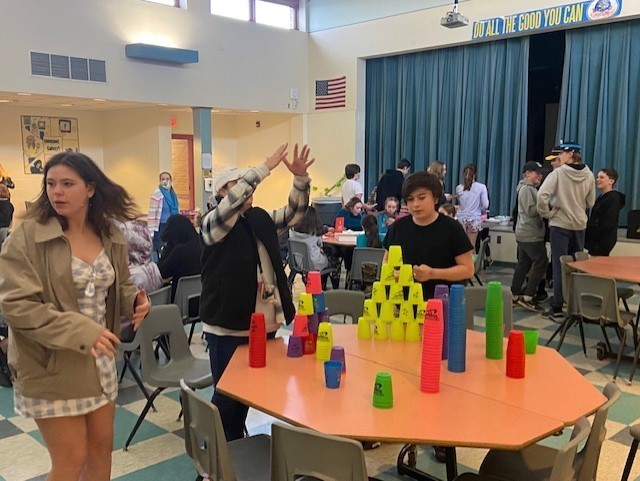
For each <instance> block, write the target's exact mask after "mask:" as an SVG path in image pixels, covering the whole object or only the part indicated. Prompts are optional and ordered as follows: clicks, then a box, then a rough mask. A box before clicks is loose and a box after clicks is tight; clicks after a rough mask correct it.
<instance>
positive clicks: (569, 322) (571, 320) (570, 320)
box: [556, 316, 576, 352]
mask: <svg viewBox="0 0 640 481" xmlns="http://www.w3.org/2000/svg"><path fill="white" fill-rule="evenodd" d="M574 322H576V318H575V317H573V316H572V317H569V318H567V320H566V321H565V322H564V323H563V324H565V327H564V329H563V330H562V333H561V334H560V340H559V341H558V346H557V347H556V351H558V352H560V348H561V347H562V344H563V343H564V338H565V336H566V335H567V331H568V330H569V328H570V327H571V326H573V323H574Z"/></svg>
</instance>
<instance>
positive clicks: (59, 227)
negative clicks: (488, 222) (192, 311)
mask: <svg viewBox="0 0 640 481" xmlns="http://www.w3.org/2000/svg"><path fill="white" fill-rule="evenodd" d="M134 215H135V205H134V203H133V200H132V199H131V197H130V196H129V194H127V192H126V191H125V190H124V189H123V188H122V187H120V186H119V185H116V184H115V183H113V182H112V181H111V180H109V179H108V178H107V177H106V176H105V175H104V174H103V173H102V171H101V170H100V169H99V168H98V166H97V165H96V164H95V163H94V162H93V161H92V160H91V159H89V157H87V156H85V155H83V154H79V153H75V152H64V153H61V154H57V155H55V156H54V157H52V158H51V160H49V162H47V164H46V165H45V168H44V180H43V186H42V191H41V193H40V195H39V196H38V198H37V199H36V201H35V202H34V203H33V205H32V206H31V208H30V209H29V211H28V212H27V213H26V215H25V220H24V222H22V224H20V225H19V226H18V227H17V228H16V229H15V230H14V231H13V233H12V234H11V235H10V236H9V238H7V240H6V241H5V245H4V246H3V250H2V254H1V255H0V308H1V309H2V313H3V315H4V316H5V318H6V320H7V324H8V325H9V328H10V336H9V339H10V345H9V366H10V368H11V372H12V375H13V377H14V405H15V410H16V412H17V413H19V414H21V415H23V416H26V417H29V418H33V419H35V422H36V424H37V425H38V428H39V430H40V432H41V433H42V437H43V439H44V441H45V444H46V446H47V449H48V451H49V455H50V457H51V465H52V466H51V472H50V473H49V476H48V478H47V480H48V481H58V480H65V481H66V480H92V481H94V480H95V481H107V480H108V479H110V474H111V451H112V448H113V418H114V413H115V399H116V396H117V390H118V389H117V388H118V382H117V375H116V368H115V358H114V355H115V352H116V348H117V346H118V344H119V342H120V341H119V339H118V337H117V336H116V334H114V333H117V332H118V331H119V324H120V317H121V316H131V317H132V322H133V324H134V325H135V327H136V328H137V327H138V326H139V325H140V323H141V322H142V319H143V318H144V317H145V316H146V314H147V313H148V311H149V308H150V304H149V300H148V298H147V295H146V293H145V292H144V291H143V290H140V291H139V290H138V289H137V288H136V287H135V285H134V284H133V283H132V282H131V280H130V276H129V269H128V267H127V244H126V241H125V240H124V237H123V235H122V233H121V232H120V231H119V229H118V228H116V227H115V226H114V225H113V224H112V219H118V220H122V221H126V220H129V219H132V218H133V217H134Z"/></svg>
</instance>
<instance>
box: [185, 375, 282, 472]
mask: <svg viewBox="0 0 640 481" xmlns="http://www.w3.org/2000/svg"><path fill="white" fill-rule="evenodd" d="M180 388H181V390H180V400H181V401H182V408H183V409H184V444H185V448H186V451H187V454H188V455H189V457H190V458H191V459H193V463H194V464H195V467H196V470H197V471H198V478H197V479H198V480H202V479H209V480H211V481H227V480H237V481H269V464H270V459H269V458H270V455H271V441H270V438H269V436H267V435H265V434H260V435H258V436H251V437H248V438H242V439H237V440H235V441H232V442H230V443H227V441H226V439H225V437H224V428H223V427H222V419H221V418H220V411H218V408H217V407H216V406H215V405H214V404H212V403H210V402H209V401H207V400H206V399H204V398H202V397H200V396H198V395H197V394H196V393H195V392H194V391H193V390H192V389H191V388H189V386H187V384H186V383H185V382H184V379H181V380H180Z"/></svg>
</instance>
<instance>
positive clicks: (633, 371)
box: [629, 345, 640, 385]
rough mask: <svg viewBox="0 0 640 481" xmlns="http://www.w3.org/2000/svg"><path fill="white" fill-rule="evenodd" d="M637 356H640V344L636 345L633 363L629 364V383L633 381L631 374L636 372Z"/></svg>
mask: <svg viewBox="0 0 640 481" xmlns="http://www.w3.org/2000/svg"><path fill="white" fill-rule="evenodd" d="M638 356H640V345H638V346H636V354H635V356H633V364H632V365H631V374H629V385H631V383H632V382H633V376H634V375H635V373H636V368H637V367H638Z"/></svg>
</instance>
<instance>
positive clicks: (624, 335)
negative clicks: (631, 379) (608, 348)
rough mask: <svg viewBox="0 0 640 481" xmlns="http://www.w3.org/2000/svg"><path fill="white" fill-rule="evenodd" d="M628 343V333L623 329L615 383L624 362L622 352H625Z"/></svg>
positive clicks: (614, 378)
mask: <svg viewBox="0 0 640 481" xmlns="http://www.w3.org/2000/svg"><path fill="white" fill-rule="evenodd" d="M626 341H627V331H626V330H624V329H623V334H622V341H620V348H619V349H618V359H617V361H616V370H615V371H614V373H613V380H614V381H615V380H616V378H617V377H618V371H619V370H620V361H621V360H622V352H623V351H624V347H625V344H626Z"/></svg>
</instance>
